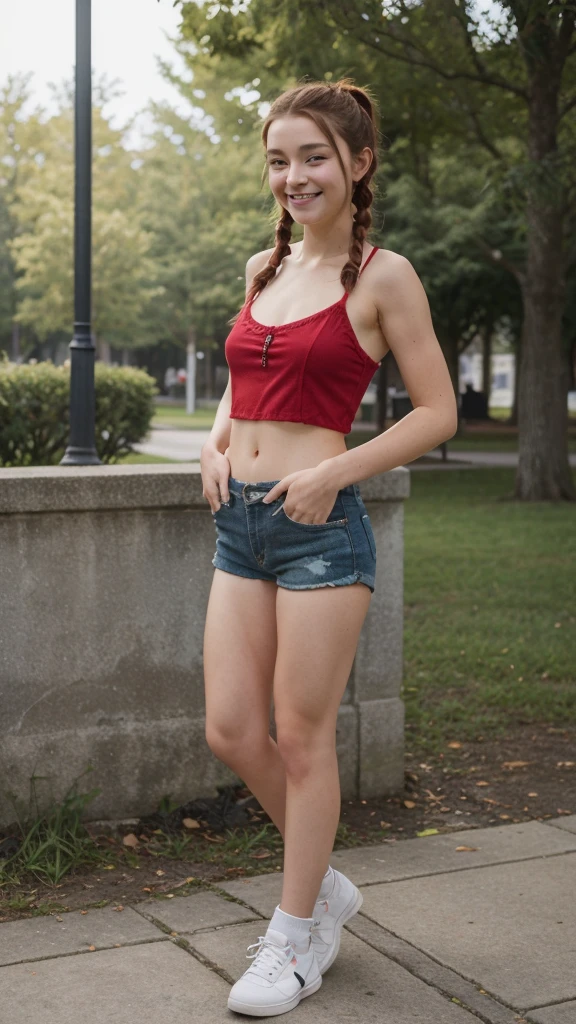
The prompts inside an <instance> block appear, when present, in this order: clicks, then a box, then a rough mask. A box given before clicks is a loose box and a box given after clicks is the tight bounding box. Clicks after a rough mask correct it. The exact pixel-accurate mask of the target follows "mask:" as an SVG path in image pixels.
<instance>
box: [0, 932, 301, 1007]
mask: <svg viewBox="0 0 576 1024" xmlns="http://www.w3.org/2000/svg"><path fill="white" fill-rule="evenodd" d="M229 991H230V985H229V984H228V983H227V982H226V981H225V980H224V979H222V978H221V977H219V976H218V974H216V973H215V972H214V971H211V970H209V968H207V967H205V966H203V965H202V964H200V963H199V962H198V961H197V960H195V959H194V957H192V956H190V954H189V953H187V952H186V951H185V950H183V949H179V948H178V946H176V945H174V943H173V942H171V941H170V940H168V941H166V942H161V943H151V944H150V943H147V944H145V945H142V946H125V947H124V948H123V949H110V950H104V951H102V952H100V953H98V952H97V953H85V954H84V953H83V954H80V955H77V956H65V957H62V958H61V959H56V960H43V961H40V962H38V963H34V964H18V965H16V966H13V967H3V968H2V969H1V970H0V1007H2V1020H3V1021H4V1020H6V1021H7V1022H8V1021H9V1022H10V1024H79V1022H86V1024H159V1022H161V1021H169V1022H170V1024H214V1022H218V1024H225V1022H228V1024H230V1021H231V1018H232V1014H231V1012H230V1010H228V1009H227V1007H226V1000H227V998H228V992H229ZM310 998H312V997H310ZM240 1019H245V1018H238V1020H240Z"/></svg>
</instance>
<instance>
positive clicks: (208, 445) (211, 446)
mask: <svg viewBox="0 0 576 1024" xmlns="http://www.w3.org/2000/svg"><path fill="white" fill-rule="evenodd" d="M201 450H202V451H212V452H220V454H221V455H224V452H225V451H227V447H226V446H225V447H224V448H223V449H222V448H219V446H218V443H217V441H216V440H214V439H213V438H210V437H209V438H208V440H207V441H205V442H204V444H203V445H202V449H201Z"/></svg>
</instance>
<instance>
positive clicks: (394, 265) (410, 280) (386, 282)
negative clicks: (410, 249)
mask: <svg viewBox="0 0 576 1024" xmlns="http://www.w3.org/2000/svg"><path fill="white" fill-rule="evenodd" d="M370 269H371V270H372V273H371V274H370V277H369V280H370V281H371V283H372V285H373V286H374V287H375V291H376V294H377V295H379V296H380V298H382V295H383V294H385V295H389V294H391V293H392V292H394V291H395V290H396V289H397V288H398V287H399V286H400V287H401V289H402V291H404V290H405V289H406V290H407V291H408V292H409V291H411V290H416V291H419V290H420V289H422V288H423V286H422V282H421V280H420V278H419V277H418V274H417V273H416V270H415V269H414V267H413V265H412V264H411V262H410V260H409V259H407V258H406V256H402V254H401V253H399V252H394V251H393V250H392V249H380V250H379V251H378V252H377V253H376V255H375V256H374V259H373V260H372V261H371V266H370V267H369V268H368V270H370ZM366 276H367V277H368V271H367V272H366Z"/></svg>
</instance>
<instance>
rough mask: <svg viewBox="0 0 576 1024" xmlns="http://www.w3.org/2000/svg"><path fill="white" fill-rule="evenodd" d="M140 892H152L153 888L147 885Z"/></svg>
mask: <svg viewBox="0 0 576 1024" xmlns="http://www.w3.org/2000/svg"><path fill="white" fill-rule="evenodd" d="M140 892H152V889H151V888H150V887H149V886H148V885H145V886H144V887H143V888H142V889H141V890H140Z"/></svg>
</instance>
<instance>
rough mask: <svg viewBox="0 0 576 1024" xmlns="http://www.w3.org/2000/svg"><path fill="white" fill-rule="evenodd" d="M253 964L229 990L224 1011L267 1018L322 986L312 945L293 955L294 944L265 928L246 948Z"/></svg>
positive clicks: (285, 937)
mask: <svg viewBox="0 0 576 1024" xmlns="http://www.w3.org/2000/svg"><path fill="white" fill-rule="evenodd" d="M254 946H257V947H258V948H257V949H256V952H255V953H247V956H248V957H252V958H254V963H253V964H251V965H250V967H248V968H247V970H246V971H244V974H243V975H242V977H241V978H239V979H238V981H237V982H236V983H235V984H234V985H233V986H232V988H231V989H230V994H229V996H228V1009H229V1010H236V1011H237V1012H238V1013H248V1014H252V1015H253V1016H254V1017H268V1016H272V1015H273V1014H278V1013H286V1011H287V1010H293V1009H294V1007H295V1006H298V1003H299V1002H300V1000H301V999H303V998H304V996H311V995H312V993H313V992H316V991H317V989H319V988H320V986H321V984H322V976H321V974H320V971H319V970H318V964H317V963H316V954H315V953H314V947H313V945H312V942H311V941H310V944H309V946H308V951H307V952H306V953H297V952H296V950H295V948H294V946H295V943H294V942H289V941H288V937H287V936H286V935H284V933H283V932H278V931H276V930H275V929H274V928H268V930H267V932H266V935H259V936H258V942H253V943H252V945H250V946H248V947H247V948H248V949H253V948H254Z"/></svg>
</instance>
